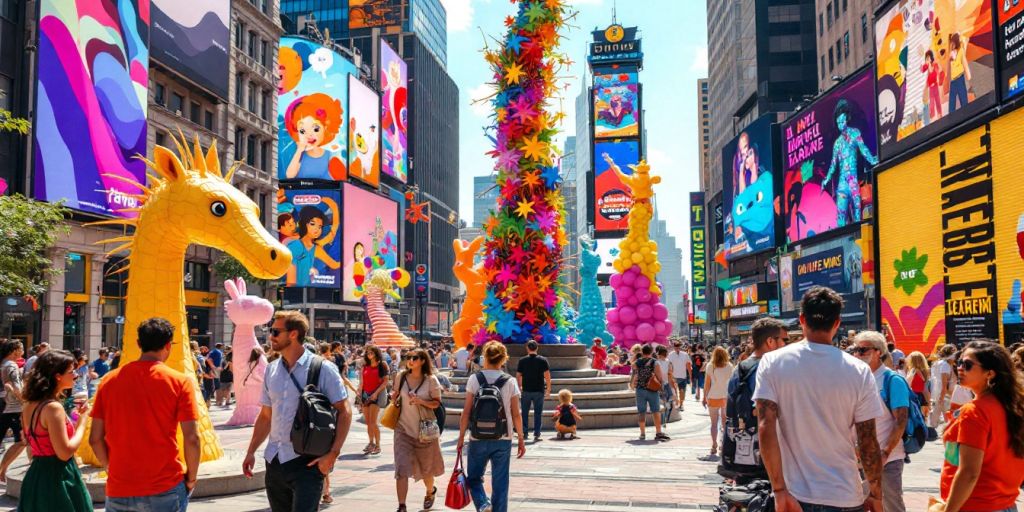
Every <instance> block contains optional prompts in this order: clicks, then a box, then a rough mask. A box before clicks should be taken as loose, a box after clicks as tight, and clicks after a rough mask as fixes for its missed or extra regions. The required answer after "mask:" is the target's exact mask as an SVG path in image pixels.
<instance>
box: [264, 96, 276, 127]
mask: <svg viewBox="0 0 1024 512" xmlns="http://www.w3.org/2000/svg"><path fill="white" fill-rule="evenodd" d="M273 106H274V100H273V98H272V97H271V96H270V92H269V91H263V112H262V117H263V119H266V120H267V121H270V109H271V108H272V107H273Z"/></svg>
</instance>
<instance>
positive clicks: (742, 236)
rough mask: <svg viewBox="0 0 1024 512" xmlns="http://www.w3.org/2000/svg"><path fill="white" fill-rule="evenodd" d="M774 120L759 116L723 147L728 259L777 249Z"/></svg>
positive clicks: (766, 116)
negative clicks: (773, 248)
mask: <svg viewBox="0 0 1024 512" xmlns="http://www.w3.org/2000/svg"><path fill="white" fill-rule="evenodd" d="M773 119H774V115H773V114H767V115H764V116H761V117H759V118H758V119H757V120H755V121H754V122H752V123H750V124H749V125H748V126H747V127H746V128H744V129H743V131H741V132H740V134H739V135H737V136H736V137H735V138H734V139H732V140H731V141H729V143H728V144H726V145H725V147H723V148H722V167H723V169H722V173H723V176H722V188H723V190H724V192H723V197H724V198H725V199H724V205H725V218H724V221H723V222H724V229H725V233H724V234H725V240H724V241H725V257H726V259H727V260H733V259H735V258H739V257H742V256H746V255H748V254H753V253H756V252H760V251H763V250H765V249H769V248H772V247H775V213H776V212H775V179H774V176H773V166H774V163H773V153H772V149H773V138H772V130H773V126H772V121H773Z"/></svg>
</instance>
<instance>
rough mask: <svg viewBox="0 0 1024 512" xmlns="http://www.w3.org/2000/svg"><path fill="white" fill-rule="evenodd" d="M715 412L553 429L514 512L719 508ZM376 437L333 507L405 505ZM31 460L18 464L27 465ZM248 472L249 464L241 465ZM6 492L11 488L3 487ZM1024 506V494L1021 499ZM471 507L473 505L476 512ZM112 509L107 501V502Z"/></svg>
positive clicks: (926, 469) (449, 437) (239, 498)
mask: <svg viewBox="0 0 1024 512" xmlns="http://www.w3.org/2000/svg"><path fill="white" fill-rule="evenodd" d="M212 416H213V420H214V423H215V424H216V425H221V424H223V423H224V422H225V421H227V419H228V418H229V417H230V409H223V408H219V407H216V406H214V407H213V411H212ZM709 425H710V420H709V417H708V414H707V412H706V411H705V410H704V408H703V407H701V405H700V404H699V403H697V402H695V401H694V400H693V398H692V396H690V395H688V396H687V401H686V404H685V412H684V413H683V416H682V420H681V421H679V422H676V423H672V424H671V425H669V426H668V427H667V429H666V433H668V434H669V435H670V436H672V441H669V442H667V443H658V442H655V441H653V440H650V439H651V438H652V437H653V433H654V430H653V427H651V428H649V429H648V440H647V441H639V440H638V439H637V433H638V431H637V429H636V428H635V427H634V428H628V429H610V430H597V431H586V430H585V431H582V432H581V433H580V435H581V438H580V439H577V440H575V441H558V440H556V439H555V436H554V433H553V432H549V431H545V432H544V435H543V439H544V440H543V441H541V442H539V443H533V442H531V441H528V442H527V453H526V457H524V458H523V459H519V460H516V459H513V460H512V468H511V486H510V510H511V511H516V512H524V511H538V512H543V511H549V510H568V511H608V512H617V511H626V510H640V511H646V512H660V511H669V510H676V511H678V510H710V509H712V508H713V506H714V505H716V504H717V503H718V487H719V484H720V483H721V478H720V477H719V476H718V475H717V474H716V473H715V467H716V465H717V461H709V460H702V459H703V458H704V457H706V456H707V454H708V451H709V449H710V437H709V433H708V429H709ZM217 430H218V433H219V435H220V439H221V442H222V443H223V445H224V447H225V448H229V449H237V450H245V449H246V447H247V446H248V442H249V436H250V433H251V429H249V428H245V429H238V428H229V427H217ZM456 437H457V431H452V430H446V431H445V433H444V435H443V436H442V452H443V453H444V456H445V461H446V464H445V467H446V470H447V471H448V473H446V474H445V475H444V476H442V477H440V478H438V479H437V484H436V485H437V487H438V498H437V505H436V506H435V507H434V510H444V509H445V508H444V506H443V505H444V491H445V488H446V487H447V484H448V477H449V474H450V471H451V467H452V464H453V463H454V458H455V439H456ZM366 443H367V436H366V427H365V425H364V424H363V423H362V422H361V421H360V419H359V418H358V416H357V418H356V419H355V421H353V423H352V429H351V432H350V433H349V437H348V440H347V441H346V443H345V446H344V449H343V450H342V455H341V458H340V460H339V461H338V464H337V465H336V466H335V470H334V472H333V473H331V494H332V495H333V497H334V503H333V504H332V505H324V506H322V507H321V510H325V511H353V510H354V511H358V512H377V511H394V510H395V509H396V508H397V500H396V498H395V489H394V488H395V484H394V477H393V466H392V451H391V447H392V440H391V431H389V430H387V429H383V439H382V442H381V444H382V445H383V446H382V450H383V453H382V454H381V455H379V456H373V457H366V456H363V455H362V454H361V453H360V452H361V450H362V447H363V446H365V445H366ZM941 457H942V451H941V445H940V444H939V443H937V442H936V443H929V444H928V446H927V447H926V448H925V449H924V450H923V451H922V452H921V453H919V454H916V455H914V456H913V457H912V459H913V462H912V463H911V464H908V465H907V466H906V470H905V472H904V492H905V494H904V496H905V499H906V504H907V510H909V511H913V512H918V511H924V510H925V509H926V505H927V500H928V495H929V494H932V495H938V481H939V475H938V472H937V469H938V468H939V467H940V466H941V461H942V459H941ZM24 463H25V461H24V457H21V458H20V460H19V463H18V464H24ZM239 472H241V468H239ZM0 489H2V486H0ZM423 491H424V488H423V486H422V484H419V483H413V484H411V485H410V493H409V500H408V506H409V510H419V509H420V505H421V504H422V499H423ZM15 507H16V502H15V500H14V499H12V498H10V497H7V496H5V497H3V498H0V509H3V510H7V509H14V508H15ZM1018 507H1019V508H1021V509H1022V510H1024V498H1022V499H1020V500H1019V501H1018ZM471 509H472V507H467V508H466V509H464V510H471ZM97 510H102V507H99V506H98V507H97ZM268 510H269V508H268V505H267V500H266V496H265V494H264V493H263V492H262V491H261V492H255V493H249V494H242V495H235V496H225V497H219V498H210V499H201V500H196V501H194V502H192V504H191V505H190V506H189V511H190V512H214V511H218V512H220V511H239V512H256V511H268Z"/></svg>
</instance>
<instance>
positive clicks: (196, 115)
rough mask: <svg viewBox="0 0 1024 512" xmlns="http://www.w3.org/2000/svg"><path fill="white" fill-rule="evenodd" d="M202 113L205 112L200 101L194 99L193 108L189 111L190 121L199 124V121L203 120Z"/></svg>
mask: <svg viewBox="0 0 1024 512" xmlns="http://www.w3.org/2000/svg"><path fill="white" fill-rule="evenodd" d="M202 114H203V107H202V106H200V105H199V104H198V103H196V102H194V101H193V102H192V109H191V111H190V112H189V113H188V119H189V121H192V122H193V123H195V124H199V121H201V120H202V117H201V116H202Z"/></svg>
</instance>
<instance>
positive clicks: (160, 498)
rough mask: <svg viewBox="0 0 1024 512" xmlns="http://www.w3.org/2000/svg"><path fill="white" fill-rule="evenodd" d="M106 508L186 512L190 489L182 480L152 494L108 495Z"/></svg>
mask: <svg viewBox="0 0 1024 512" xmlns="http://www.w3.org/2000/svg"><path fill="white" fill-rule="evenodd" d="M182 478H183V479H184V476H183V477H182ZM106 509H107V512H185V510H187V509H188V491H186V490H185V482H184V480H182V482H181V483H179V484H178V485H175V486H174V487H172V488H171V489H170V490H169V491H167V492H163V493H160V494H154V495H152V496H133V497H130V498H111V497H107V503H106Z"/></svg>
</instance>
